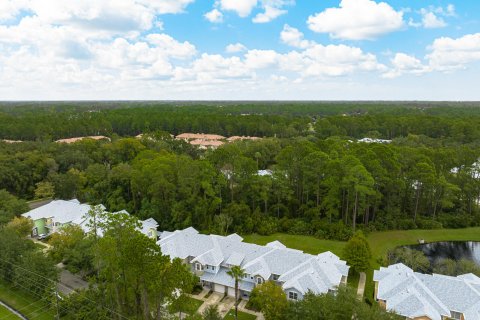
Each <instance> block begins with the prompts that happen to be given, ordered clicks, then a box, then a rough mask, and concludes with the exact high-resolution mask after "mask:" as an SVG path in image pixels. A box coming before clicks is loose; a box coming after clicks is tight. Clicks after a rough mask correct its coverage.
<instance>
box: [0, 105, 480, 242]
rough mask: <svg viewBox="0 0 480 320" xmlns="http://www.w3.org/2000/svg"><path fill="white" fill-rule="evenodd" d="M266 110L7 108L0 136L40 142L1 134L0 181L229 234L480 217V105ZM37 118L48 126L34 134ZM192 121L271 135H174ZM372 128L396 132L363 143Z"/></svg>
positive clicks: (474, 221) (25, 194) (460, 222)
mask: <svg viewBox="0 0 480 320" xmlns="http://www.w3.org/2000/svg"><path fill="white" fill-rule="evenodd" d="M157 107H158V108H157ZM254 107H255V108H259V109H258V110H263V111H262V112H253V110H254ZM270 107H272V109H271V111H268V110H269V109H268V108H266V107H265V106H262V105H260V106H258V105H255V106H254V105H239V106H229V107H225V108H219V107H217V106H214V107H212V106H187V107H185V108H177V107H174V106H161V107H159V106H156V107H154V106H150V105H141V106H136V107H135V108H130V107H129V105H125V104H120V105H118V106H112V105H105V106H104V107H102V106H91V105H90V106H89V105H69V106H53V107H51V108H49V107H45V108H38V109H34V110H33V109H31V108H30V107H28V106H25V107H23V108H22V107H20V108H8V107H5V108H3V110H4V111H3V113H2V112H1V108H0V136H3V137H5V138H17V139H24V138H26V136H27V135H34V137H32V139H35V140H37V141H36V142H33V141H32V142H27V143H17V144H7V143H2V142H0V185H1V186H2V187H3V188H5V190H6V192H8V193H10V194H11V195H14V196H15V197H17V198H23V199H34V198H44V197H49V196H52V194H53V197H55V198H62V199H69V198H73V197H77V198H79V199H80V200H81V201H85V202H89V203H94V204H97V203H103V204H105V205H106V206H107V208H108V209H109V210H110V211H118V210H122V209H126V210H128V211H129V212H131V213H134V214H136V215H137V216H138V217H141V218H146V217H153V218H155V219H156V220H157V221H159V223H160V228H161V229H164V230H172V229H178V228H184V227H188V226H194V227H196V228H198V229H200V230H202V231H207V232H216V233H221V234H226V233H231V232H237V233H243V234H248V233H254V232H255V233H260V234H271V233H274V232H286V233H291V234H305V235H312V236H317V237H319V238H325V239H339V240H348V239H349V238H350V237H351V236H352V235H353V234H354V232H355V231H356V230H358V229H362V230H363V231H364V232H369V231H371V230H387V229H415V228H423V229H433V228H442V227H445V228H463V227H468V226H476V225H478V224H479V223H480V222H479V221H480V218H479V217H480V211H479V206H478V195H479V194H480V179H479V177H480V165H479V162H478V158H479V157H480V148H479V147H480V145H478V141H480V139H477V138H478V137H479V134H480V133H479V130H477V129H476V128H478V127H479V126H478V124H479V123H478V122H479V119H480V114H478V112H477V111H476V110H477V109H474V108H466V107H465V108H464V107H462V106H457V108H453V109H452V110H449V109H448V108H446V107H445V106H444V105H438V106H430V105H428V106H424V105H422V106H421V107H420V106H416V105H413V106H412V105H405V106H399V105H395V106H388V107H387V106H372V105H364V104H362V105H343V104H341V105H334V106H332V108H333V109H332V110H333V111H329V109H328V108H326V106H325V105H295V108H294V105H290V104H286V105H278V106H275V105H273V106H270ZM390 107H391V108H390ZM87 111H88V112H87ZM91 111H95V112H91ZM254 113H255V114H254ZM259 113H262V114H259ZM242 114H243V115H242ZM197 116H199V118H198V119H197V120H193V119H191V118H194V117H197ZM63 117H66V118H68V119H69V121H68V126H66V127H65V128H63V127H62V126H52V125H48V124H49V123H50V121H56V123H63V122H61V121H59V120H58V119H61V118H63ZM33 118H35V125H34V126H35V127H37V126H38V128H37V129H36V130H32V129H29V130H28V132H27V130H26V128H27V126H28V125H31V123H30V120H32V119H33ZM127 120H128V121H127ZM2 121H3V122H4V123H5V124H6V125H5V126H3V125H1V124H2V123H3V122H2ZM12 123H14V124H15V125H13V126H11V125H12ZM65 123H67V122H65ZM184 131H193V132H209V133H219V134H224V135H226V136H229V135H234V134H235V135H256V136H265V138H264V139H262V140H260V141H240V142H236V143H230V144H226V145H224V146H222V147H220V148H218V149H216V150H207V151H201V150H198V149H196V148H194V147H193V146H191V145H189V144H188V143H186V142H184V141H177V140H175V139H172V138H171V137H170V133H172V134H177V133H179V132H184ZM140 132H143V133H146V134H145V135H144V137H143V138H142V139H134V138H129V137H125V135H127V136H128V135H135V134H137V133H140ZM88 134H107V135H110V136H111V137H112V142H111V143H110V142H107V141H81V142H78V143H75V144H72V145H66V144H57V143H52V142H50V141H51V140H52V139H55V138H57V137H58V138H60V137H61V138H65V137H68V136H75V135H76V136H78V135H82V136H83V135H88ZM122 135H123V136H124V137H120V136H122ZM22 136H23V137H22ZM365 136H371V137H381V138H385V139H393V141H392V143H391V144H379V143H371V144H368V143H357V142H355V141H356V139H358V138H361V137H365ZM267 169H268V170H269V171H267V172H268V173H267V174H266V175H259V174H258V170H267ZM0 197H2V194H0ZM8 211H9V212H13V211H15V213H10V216H9V218H11V217H12V214H13V215H16V214H18V213H17V211H19V210H13V211H12V210H10V209H9V210H8ZM1 212H2V209H1V208H0V219H1V216H2V213H1ZM5 221H8V219H6V220H5Z"/></svg>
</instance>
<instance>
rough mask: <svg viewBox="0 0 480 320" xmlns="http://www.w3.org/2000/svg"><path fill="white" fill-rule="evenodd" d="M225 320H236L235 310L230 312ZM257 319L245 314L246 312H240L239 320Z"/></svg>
mask: <svg viewBox="0 0 480 320" xmlns="http://www.w3.org/2000/svg"><path fill="white" fill-rule="evenodd" d="M223 319H224V320H234V319H235V309H232V310H230V311H229V312H228V313H227V315H226V316H225V318H223ZM255 319H257V316H254V315H252V314H249V313H245V312H242V311H238V320H255Z"/></svg>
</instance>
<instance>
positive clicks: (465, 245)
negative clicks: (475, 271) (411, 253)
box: [407, 241, 480, 266]
mask: <svg viewBox="0 0 480 320" xmlns="http://www.w3.org/2000/svg"><path fill="white" fill-rule="evenodd" d="M407 247H408V248H410V249H414V250H419V251H422V252H423V254H425V256H426V257H427V258H428V260H430V263H431V264H432V265H433V264H435V263H436V262H438V261H441V260H443V259H453V260H456V261H459V260H461V259H467V260H470V261H473V262H475V263H476V264H477V265H478V266H480V242H474V241H449V242H433V243H425V244H418V245H412V246H407Z"/></svg>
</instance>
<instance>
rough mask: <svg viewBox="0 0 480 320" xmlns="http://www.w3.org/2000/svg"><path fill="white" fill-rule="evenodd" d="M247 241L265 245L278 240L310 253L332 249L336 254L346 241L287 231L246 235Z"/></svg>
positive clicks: (290, 246)
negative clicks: (288, 232) (287, 232)
mask: <svg viewBox="0 0 480 320" xmlns="http://www.w3.org/2000/svg"><path fill="white" fill-rule="evenodd" d="M244 239H245V240H244V241H245V242H251V243H256V244H259V245H265V244H267V243H269V242H272V241H275V240H278V241H280V242H281V243H283V244H284V245H286V246H287V247H289V248H294V249H298V250H302V251H304V252H306V253H310V254H319V253H321V252H325V251H331V252H333V253H335V254H336V255H341V254H342V250H343V247H344V246H345V242H342V241H334V240H321V239H317V238H314V237H309V236H298V235H291V234H285V233H275V234H272V235H270V236H260V235H258V234H252V235H248V236H244Z"/></svg>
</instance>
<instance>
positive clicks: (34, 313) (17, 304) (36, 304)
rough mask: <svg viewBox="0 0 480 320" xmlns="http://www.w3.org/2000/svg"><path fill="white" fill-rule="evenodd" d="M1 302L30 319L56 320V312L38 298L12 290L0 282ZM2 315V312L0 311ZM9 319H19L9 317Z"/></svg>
mask: <svg viewBox="0 0 480 320" xmlns="http://www.w3.org/2000/svg"><path fill="white" fill-rule="evenodd" d="M0 300H2V301H4V302H5V303H7V304H9V305H10V306H12V307H13V308H15V309H16V310H18V311H20V312H21V313H22V314H24V315H25V316H26V317H27V318H29V319H35V320H51V319H54V318H55V316H54V312H53V311H52V310H51V309H50V308H49V307H48V305H47V304H45V302H43V301H41V300H40V299H39V298H38V297H36V296H32V295H29V294H26V293H25V292H23V291H20V290H18V289H12V288H11V287H9V286H8V285H6V284H5V283H4V282H2V281H0ZM1 314H2V310H0V315H1ZM8 319H17V318H16V317H9V318H8Z"/></svg>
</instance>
